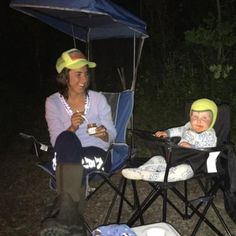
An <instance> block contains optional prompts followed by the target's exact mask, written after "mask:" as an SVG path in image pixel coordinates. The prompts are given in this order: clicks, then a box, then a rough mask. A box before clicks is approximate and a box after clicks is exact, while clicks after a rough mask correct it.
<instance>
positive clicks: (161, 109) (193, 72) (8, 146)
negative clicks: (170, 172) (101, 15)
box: [0, 0, 236, 236]
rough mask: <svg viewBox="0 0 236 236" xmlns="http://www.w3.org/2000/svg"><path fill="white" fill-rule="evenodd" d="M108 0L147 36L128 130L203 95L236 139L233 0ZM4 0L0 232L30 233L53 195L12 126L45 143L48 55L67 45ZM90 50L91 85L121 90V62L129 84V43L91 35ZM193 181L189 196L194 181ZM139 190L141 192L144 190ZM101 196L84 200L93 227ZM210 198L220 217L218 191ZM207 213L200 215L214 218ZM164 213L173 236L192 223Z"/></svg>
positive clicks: (171, 118)
mask: <svg viewBox="0 0 236 236" xmlns="http://www.w3.org/2000/svg"><path fill="white" fill-rule="evenodd" d="M68 1H70V0H68ZM71 1H73V0H71ZM113 2H115V3H117V4H119V5H120V6H123V7H124V8H125V9H127V10H129V11H130V12H132V13H134V14H135V15H137V16H139V17H140V18H141V19H143V20H144V21H145V22H146V23H147V32H148V34H149V36H150V37H149V38H148V39H146V40H145V43H144V48H143V53H142V57H141V64H140V67H139V71H138V80H137V84H136V91H135V108H134V127H135V128H141V129H148V130H156V129H162V128H168V127H173V126H177V125H180V124H183V116H184V114H183V112H184V105H185V103H186V101H189V100H193V99H196V98H200V97H208V98H210V99H214V100H215V101H217V102H219V103H221V102H226V103H228V104H229V105H230V107H231V120H232V123H231V136H232V141H234V143H236V120H235V118H236V116H235V114H236V92H235V91H236V80H235V78H236V70H235V65H236V53H235V52H236V15H235V12H236V0H113ZM9 3H10V1H9V0H7V1H6V0H3V1H0V18H1V21H0V49H1V50H0V53H1V54H0V58H1V72H0V94H1V99H0V107H1V113H0V160H1V168H0V180H1V182H0V192H1V195H0V209H1V213H0V235H4V236H11V235H17V236H20V235H23V236H25V235H38V232H39V229H40V222H41V221H42V219H43V218H44V217H45V216H46V210H47V208H48V206H49V205H50V204H51V203H52V202H53V200H54V198H55V192H53V191H51V190H50V189H49V188H48V175H47V174H45V171H42V170H41V169H40V168H37V167H35V161H36V159H35V155H33V154H32V153H31V152H30V148H31V147H30V143H29V142H28V140H24V139H23V138H21V137H20V136H19V132H25V133H29V134H32V135H34V136H36V137H37V138H38V139H39V140H40V141H41V142H48V139H49V137H48V132H47V126H46V121H45V118H44V102H45V98H46V96H48V95H50V94H51V93H54V92H55V91H56V87H55V75H56V70H55V61H56V59H57V58H58V56H60V54H61V52H62V51H64V50H67V49H69V48H72V47H74V45H73V40H72V38H71V37H70V36H67V35H65V34H63V33H61V32H58V31H57V30H54V29H52V28H50V27H49V26H47V25H46V24H43V23H41V22H39V21H38V20H36V19H33V18H32V17H30V16H27V15H24V14H22V13H20V12H18V11H15V10H13V9H11V8H9ZM217 4H218V5H217ZM131 41H132V40H131ZM77 47H78V48H80V49H81V50H85V45H84V44H83V43H82V42H79V41H77ZM92 56H93V58H94V60H95V61H96V63H97V65H98V66H97V68H96V69H95V81H96V89H97V90H99V91H101V90H102V91H120V90H121V85H120V81H119V78H118V74H117V66H119V67H121V68H123V69H124V71H125V77H126V79H127V87H128V88H129V86H130V82H131V68H132V67H131V64H132V42H130V40H121V39H118V40H99V41H97V42H93V43H92ZM135 141H136V140H135ZM136 144H139V146H138V145H136V147H138V148H139V149H140V150H139V149H137V153H138V151H144V152H146V153H145V156H147V155H146V154H150V152H148V151H150V150H146V147H145V144H143V143H138V142H137V143H136ZM138 154H139V153H138ZM45 156H46V154H45ZM43 157H44V156H43ZM46 157H47V158H51V156H46ZM140 182H143V181H140ZM192 186H194V187H193V191H194V193H196V192H197V189H195V187H196V186H195V185H192ZM140 187H141V186H140ZM139 190H140V193H142V194H145V193H147V189H146V188H140V189H139ZM221 194H222V193H221ZM108 195H109V196H108ZM110 196H112V194H111V193H110V191H104V194H101V195H99V196H98V195H96V198H94V201H92V204H91V205H90V206H89V207H88V209H87V212H86V213H87V215H86V217H88V219H89V222H91V223H92V224H93V225H94V226H95V225H97V224H99V223H101V222H102V220H103V219H102V218H104V214H105V212H106V211H105V210H104V209H105V208H107V206H108V204H110V203H109V201H110ZM104 200H106V201H104ZM215 200H217V201H216V202H215V203H216V205H217V206H218V205H219V208H220V210H221V212H222V215H223V217H227V214H226V212H225V210H224V201H223V196H222V195H219V196H217V199H215ZM101 203H103V204H101ZM104 206H105V208H104ZM156 209H158V210H159V209H160V208H159V207H158V206H157V207H154V208H153V209H152V210H153V211H152V212H150V214H149V212H148V214H147V221H146V219H145V223H148V222H153V221H154V220H156V219H157V217H159V215H160V214H159V213H158V211H156ZM103 213H104V214H103ZM145 217H146V216H145ZM168 217H169V216H168ZM213 217H214V215H213V216H211V215H210V216H209V219H210V220H211V221H214V219H213ZM148 218H149V219H148ZM114 219H115V218H114ZM169 220H170V221H171V222H172V223H174V225H175V226H176V228H177V229H178V230H181V234H182V235H188V232H189V230H192V228H193V225H195V223H196V218H193V220H192V222H190V221H189V220H188V222H186V221H183V219H182V217H179V215H178V214H170V218H168V221H169ZM215 223H216V224H217V223H218V220H217V222H215ZM227 224H228V226H229V228H230V230H232V231H233V232H232V233H235V232H236V227H235V223H234V222H233V221H232V220H231V219H229V217H228V220H227ZM94 226H93V227H94ZM208 230H209V231H211V230H210V229H208ZM209 231H205V227H203V228H202V231H200V234H199V235H207V236H210V235H212V234H211V233H212V232H210V233H207V232H209Z"/></svg>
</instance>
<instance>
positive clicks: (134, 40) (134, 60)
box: [131, 32, 136, 90]
mask: <svg viewBox="0 0 236 236" xmlns="http://www.w3.org/2000/svg"><path fill="white" fill-rule="evenodd" d="M135 36H136V35H135V32H134V37H133V80H132V85H133V83H134V81H135V80H136V79H135V67H136V65H135V63H136V37H135ZM131 90H134V89H132V87H131Z"/></svg>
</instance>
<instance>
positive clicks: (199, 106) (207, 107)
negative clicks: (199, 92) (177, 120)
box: [190, 98, 218, 129]
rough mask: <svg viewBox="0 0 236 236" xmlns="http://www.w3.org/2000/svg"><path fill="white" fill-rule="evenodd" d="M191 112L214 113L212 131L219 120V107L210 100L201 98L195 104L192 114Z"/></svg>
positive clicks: (192, 107)
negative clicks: (217, 119)
mask: <svg viewBox="0 0 236 236" xmlns="http://www.w3.org/2000/svg"><path fill="white" fill-rule="evenodd" d="M191 111H211V112H212V121H211V125H210V127H209V129H211V128H212V127H213V126H214V124H215V122H216V118H217V113H218V108H217V105H216V104H215V103H214V102H213V101H212V100H210V99H207V98H201V99H198V100H196V101H194V102H193V104H192V106H191V109H190V112H191Z"/></svg>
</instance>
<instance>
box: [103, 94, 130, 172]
mask: <svg viewBox="0 0 236 236" xmlns="http://www.w3.org/2000/svg"><path fill="white" fill-rule="evenodd" d="M103 94H104V96H105V97H106V98H107V101H108V103H109V104H110V106H111V110H112V117H113V121H114V124H115V128H116V132H117V135H116V139H115V144H116V145H115V146H113V149H112V152H111V153H112V156H111V162H112V167H111V170H110V171H111V172H113V171H116V170H119V169H120V168H121V167H122V166H123V165H124V163H125V162H126V160H127V159H128V157H129V148H128V145H127V144H126V130H127V126H128V123H129V121H130V118H131V115H132V111H133V106H134V92H133V91H131V90H125V91H123V92H120V93H103Z"/></svg>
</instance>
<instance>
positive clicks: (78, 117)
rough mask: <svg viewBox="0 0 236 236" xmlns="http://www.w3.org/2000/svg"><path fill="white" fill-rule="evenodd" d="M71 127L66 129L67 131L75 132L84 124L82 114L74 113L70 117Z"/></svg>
mask: <svg viewBox="0 0 236 236" xmlns="http://www.w3.org/2000/svg"><path fill="white" fill-rule="evenodd" d="M70 120H71V126H70V127H69V128H68V130H69V131H71V132H75V131H76V130H77V129H78V128H79V126H80V125H81V124H82V123H83V122H84V118H83V113H81V112H75V113H74V114H73V115H72V116H71V119H70Z"/></svg>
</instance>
